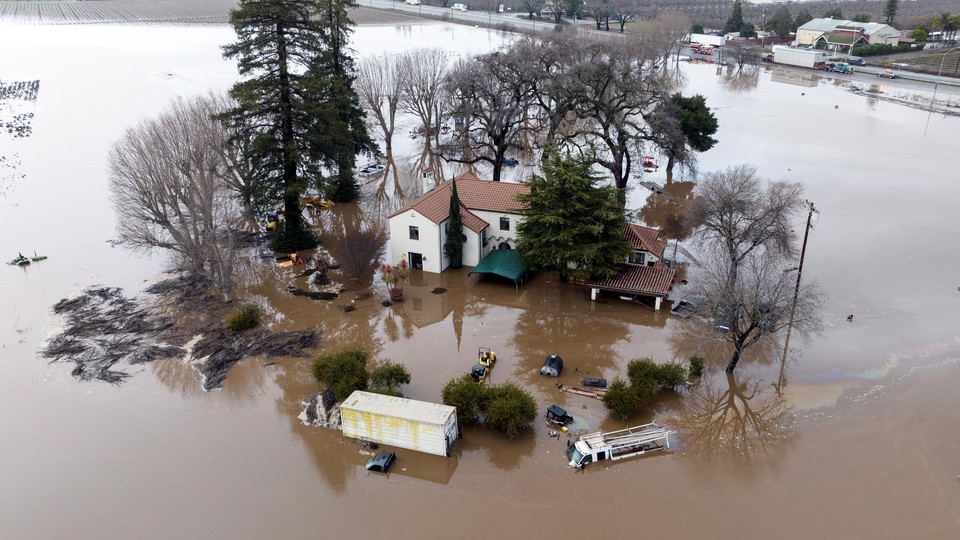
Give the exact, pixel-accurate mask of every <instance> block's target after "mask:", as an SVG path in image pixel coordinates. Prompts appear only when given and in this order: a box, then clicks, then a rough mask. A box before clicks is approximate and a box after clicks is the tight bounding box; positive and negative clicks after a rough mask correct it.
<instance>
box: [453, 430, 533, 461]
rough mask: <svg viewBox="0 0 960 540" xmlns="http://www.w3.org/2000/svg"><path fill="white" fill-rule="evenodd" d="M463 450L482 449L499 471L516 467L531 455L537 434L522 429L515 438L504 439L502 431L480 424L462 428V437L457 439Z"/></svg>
mask: <svg viewBox="0 0 960 540" xmlns="http://www.w3.org/2000/svg"><path fill="white" fill-rule="evenodd" d="M457 446H459V447H460V448H461V449H462V451H463V452H471V451H473V450H480V449H482V450H483V451H484V453H485V454H486V456H487V460H488V461H489V462H490V463H491V464H492V465H493V466H494V467H496V468H497V469H499V470H501V471H512V470H515V469H517V468H518V467H519V466H520V464H521V463H522V462H523V460H524V459H525V458H527V457H530V456H531V455H533V451H534V449H535V448H536V447H537V435H536V433H535V432H534V430H532V429H527V430H524V431H523V432H522V433H521V434H520V436H519V437H517V438H515V439H506V438H505V436H504V434H503V433H500V432H498V431H495V430H493V429H488V428H485V427H481V426H470V427H467V428H465V429H464V433H463V438H462V439H460V440H459V441H457Z"/></svg>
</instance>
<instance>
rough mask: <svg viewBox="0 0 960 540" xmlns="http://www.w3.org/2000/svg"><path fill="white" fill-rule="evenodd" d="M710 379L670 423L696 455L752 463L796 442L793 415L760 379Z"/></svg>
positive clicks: (691, 394) (730, 375)
mask: <svg viewBox="0 0 960 540" xmlns="http://www.w3.org/2000/svg"><path fill="white" fill-rule="evenodd" d="M724 376H725V378H726V384H724V382H723V376H721V377H718V378H716V379H714V378H710V377H705V378H704V379H703V380H702V381H701V382H700V383H699V384H697V385H695V386H694V387H693V388H691V390H690V391H689V392H688V395H687V396H686V398H685V399H684V400H683V401H682V405H681V407H680V410H679V413H678V414H677V416H676V417H674V418H671V419H670V424H671V425H672V426H675V427H676V428H678V430H679V431H680V434H681V440H682V444H683V445H684V447H685V448H686V449H687V450H689V451H690V452H691V453H695V454H702V455H714V456H720V457H732V458H736V459H743V460H749V459H750V458H751V457H754V456H755V455H757V454H761V453H765V452H769V451H771V450H772V449H774V448H775V447H776V446H777V445H779V444H781V443H783V442H784V441H787V440H790V439H792V438H793V437H795V435H796V433H795V427H794V415H793V409H792V408H791V407H790V406H789V405H788V404H787V402H786V400H785V399H784V398H783V397H782V396H780V395H778V394H777V393H776V392H773V391H771V390H769V389H768V388H767V387H768V386H769V385H767V384H764V383H763V381H762V380H760V379H759V378H753V377H747V378H745V379H744V380H742V381H738V380H737V376H736V374H733V373H725V374H724Z"/></svg>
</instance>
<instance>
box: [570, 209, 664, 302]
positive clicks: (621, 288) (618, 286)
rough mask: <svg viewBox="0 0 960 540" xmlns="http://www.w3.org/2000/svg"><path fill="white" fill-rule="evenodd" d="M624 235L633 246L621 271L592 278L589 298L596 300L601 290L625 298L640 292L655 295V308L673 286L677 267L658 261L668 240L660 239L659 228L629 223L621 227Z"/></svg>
mask: <svg viewBox="0 0 960 540" xmlns="http://www.w3.org/2000/svg"><path fill="white" fill-rule="evenodd" d="M623 235H624V238H625V239H626V241H627V242H629V243H630V245H631V246H632V247H633V253H631V254H630V256H629V257H628V259H627V261H626V264H624V265H622V266H621V267H620V273H619V274H618V275H616V276H614V277H612V278H609V279H591V280H590V281H588V282H587V286H588V287H590V299H591V300H596V299H597V295H598V294H599V293H600V291H609V292H613V293H616V294H618V295H620V296H622V297H625V298H627V299H632V298H635V297H637V296H643V297H648V298H653V299H654V308H655V309H658V310H659V309H660V304H661V303H662V302H663V299H664V298H666V296H667V292H669V291H670V287H672V286H673V278H674V277H675V276H676V274H677V271H676V270H674V269H673V268H669V267H668V266H667V265H665V264H663V263H661V262H660V259H661V258H663V252H664V250H665V249H666V248H667V242H666V241H665V240H661V239H660V231H659V230H658V229H651V228H650V227H643V226H640V225H635V224H633V223H628V224H627V228H626V229H624V231H623Z"/></svg>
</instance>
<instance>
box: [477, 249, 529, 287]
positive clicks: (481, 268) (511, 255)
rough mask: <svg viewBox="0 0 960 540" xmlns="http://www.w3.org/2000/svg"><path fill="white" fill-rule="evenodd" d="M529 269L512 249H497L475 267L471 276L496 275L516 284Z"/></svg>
mask: <svg viewBox="0 0 960 540" xmlns="http://www.w3.org/2000/svg"><path fill="white" fill-rule="evenodd" d="M526 273H527V267H526V266H524V265H523V262H522V261H521V260H520V254H519V253H517V252H516V251H515V250H512V249H495V250H493V251H491V252H490V253H488V254H487V256H486V257H484V258H483V260H482V261H480V264H478V265H476V266H474V267H473V270H471V271H470V274H496V275H498V276H500V277H505V278H507V279H509V280H511V281H513V282H514V283H520V280H521V279H523V276H524V274H526Z"/></svg>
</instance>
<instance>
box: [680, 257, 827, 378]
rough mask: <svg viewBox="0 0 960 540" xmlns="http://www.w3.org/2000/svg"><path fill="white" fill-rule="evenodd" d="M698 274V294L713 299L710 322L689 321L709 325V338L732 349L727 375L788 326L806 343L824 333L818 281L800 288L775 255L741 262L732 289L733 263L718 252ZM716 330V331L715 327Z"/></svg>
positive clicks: (784, 262) (708, 320)
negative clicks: (731, 269)
mask: <svg viewBox="0 0 960 540" xmlns="http://www.w3.org/2000/svg"><path fill="white" fill-rule="evenodd" d="M713 255H714V256H709V255H708V258H707V260H706V261H704V265H703V266H702V267H701V269H700V271H699V272H698V273H697V275H696V284H697V285H696V287H695V288H696V289H698V291H699V292H700V293H701V294H702V295H703V296H705V297H706V298H708V299H709V303H708V305H707V307H706V308H705V309H709V310H710V311H709V312H708V317H707V319H689V320H688V321H691V322H690V324H699V325H703V326H705V328H704V331H703V332H702V335H703V336H706V337H707V338H708V339H709V338H710V337H711V336H715V337H717V338H719V339H721V340H723V341H726V342H727V343H729V344H730V345H731V346H732V352H731V355H730V359H729V361H728V363H727V367H726V370H727V372H728V373H732V372H733V371H734V369H736V367H737V364H738V363H739V362H740V359H741V357H742V356H743V353H744V352H745V351H746V350H748V349H750V348H751V347H753V346H754V345H756V344H757V343H759V342H761V341H763V340H767V341H774V342H775V341H776V339H777V337H778V334H779V333H781V331H782V330H785V329H786V328H787V327H788V326H789V327H790V328H791V332H792V333H794V334H796V335H799V336H801V338H807V337H809V336H812V335H814V334H817V333H819V332H820V327H821V324H820V318H819V308H820V304H821V296H820V292H819V289H818V287H817V284H816V282H808V283H806V284H804V285H803V286H801V287H799V288H798V287H797V286H796V278H795V276H794V275H793V274H792V273H791V271H792V270H795V269H794V268H787V263H786V260H785V259H784V258H783V257H780V256H778V255H777V254H775V253H770V252H760V251H755V252H751V253H750V254H749V255H747V256H746V257H745V258H743V259H742V260H741V261H740V262H739V263H738V271H737V274H738V275H737V279H736V281H735V282H734V284H733V285H732V286H731V284H730V265H731V262H730V261H729V260H728V259H727V258H726V257H725V256H724V254H723V253H720V252H713ZM711 327H712V328H711Z"/></svg>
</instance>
